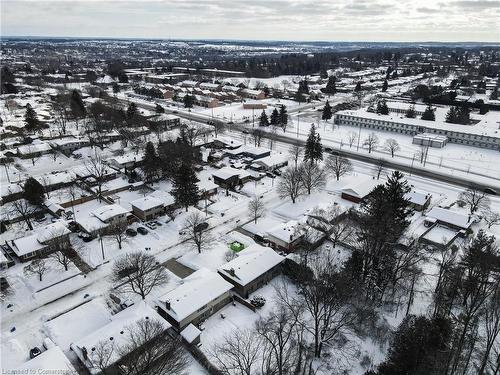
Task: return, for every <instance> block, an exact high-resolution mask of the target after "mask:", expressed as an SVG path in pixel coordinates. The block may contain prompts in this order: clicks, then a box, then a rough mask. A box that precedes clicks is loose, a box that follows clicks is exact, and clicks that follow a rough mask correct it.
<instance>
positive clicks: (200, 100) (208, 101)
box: [194, 95, 219, 108]
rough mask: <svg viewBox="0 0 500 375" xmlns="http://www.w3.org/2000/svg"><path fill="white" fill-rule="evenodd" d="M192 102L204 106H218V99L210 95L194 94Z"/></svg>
mask: <svg viewBox="0 0 500 375" xmlns="http://www.w3.org/2000/svg"><path fill="white" fill-rule="evenodd" d="M194 104H196V105H198V106H200V107H205V108H215V107H218V106H219V100H217V99H215V98H212V97H210V96H202V95H195V97H194Z"/></svg>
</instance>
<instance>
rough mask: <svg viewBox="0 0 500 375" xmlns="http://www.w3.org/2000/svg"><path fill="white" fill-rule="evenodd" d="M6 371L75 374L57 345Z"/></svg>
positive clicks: (74, 370)
mask: <svg viewBox="0 0 500 375" xmlns="http://www.w3.org/2000/svg"><path fill="white" fill-rule="evenodd" d="M5 371H6V373H11V374H76V373H77V372H76V369H75V368H74V367H73V365H72V364H71V362H70V361H69V359H68V358H67V357H66V356H65V355H64V353H63V351H62V350H61V348H60V347H59V346H55V345H54V346H53V347H50V348H48V349H47V350H45V351H44V352H42V353H41V354H40V355H38V356H36V357H35V358H33V359H30V360H29V361H28V362H25V363H23V364H22V365H20V366H19V367H18V368H17V369H13V370H11V371H9V370H8V369H6V370H5Z"/></svg>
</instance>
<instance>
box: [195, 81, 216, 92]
mask: <svg viewBox="0 0 500 375" xmlns="http://www.w3.org/2000/svg"><path fill="white" fill-rule="evenodd" d="M199 87H200V89H202V90H210V91H220V89H221V85H219V84H218V83H207V82H203V83H200V86H199Z"/></svg>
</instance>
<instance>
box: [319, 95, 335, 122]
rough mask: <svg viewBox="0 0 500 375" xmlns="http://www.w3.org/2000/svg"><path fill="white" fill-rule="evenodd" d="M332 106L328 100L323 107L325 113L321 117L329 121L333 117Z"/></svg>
mask: <svg viewBox="0 0 500 375" xmlns="http://www.w3.org/2000/svg"><path fill="white" fill-rule="evenodd" d="M332 115H333V113H332V107H331V106H330V103H329V102H328V100H327V101H326V103H325V106H324V107H323V113H322V114H321V119H322V120H325V121H328V120H330V119H331V118H332Z"/></svg>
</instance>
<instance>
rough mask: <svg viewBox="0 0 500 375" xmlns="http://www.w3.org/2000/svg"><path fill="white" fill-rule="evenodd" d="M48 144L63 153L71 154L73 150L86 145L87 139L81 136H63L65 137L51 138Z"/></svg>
mask: <svg viewBox="0 0 500 375" xmlns="http://www.w3.org/2000/svg"><path fill="white" fill-rule="evenodd" d="M49 144H50V145H51V146H52V147H53V148H55V149H57V150H59V151H61V152H63V153H65V154H71V153H72V152H73V151H76V150H78V149H80V148H82V147H85V146H88V144H89V142H88V140H86V139H83V138H76V137H65V138H58V139H53V140H51V141H50V142H49Z"/></svg>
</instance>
